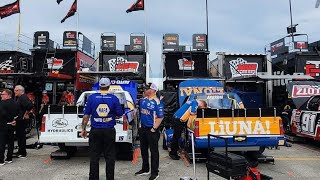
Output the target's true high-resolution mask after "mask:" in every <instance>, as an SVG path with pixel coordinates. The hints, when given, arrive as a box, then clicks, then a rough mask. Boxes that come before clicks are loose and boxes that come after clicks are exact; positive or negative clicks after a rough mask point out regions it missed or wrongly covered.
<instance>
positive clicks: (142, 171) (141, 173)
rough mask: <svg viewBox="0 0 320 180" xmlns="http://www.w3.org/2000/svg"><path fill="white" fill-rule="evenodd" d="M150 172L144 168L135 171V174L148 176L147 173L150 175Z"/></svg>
mask: <svg viewBox="0 0 320 180" xmlns="http://www.w3.org/2000/svg"><path fill="white" fill-rule="evenodd" d="M149 174H150V172H149V171H148V172H147V171H144V170H142V169H141V170H140V171H138V172H136V173H134V175H136V176H146V175H149Z"/></svg>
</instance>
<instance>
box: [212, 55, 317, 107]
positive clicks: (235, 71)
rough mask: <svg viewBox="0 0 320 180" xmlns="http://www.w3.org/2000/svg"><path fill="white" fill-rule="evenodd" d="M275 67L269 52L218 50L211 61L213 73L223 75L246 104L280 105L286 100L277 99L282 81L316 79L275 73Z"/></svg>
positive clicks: (213, 75)
mask: <svg viewBox="0 0 320 180" xmlns="http://www.w3.org/2000/svg"><path fill="white" fill-rule="evenodd" d="M273 69H274V67H273V66H272V62H271V59H270V56H268V55H267V54H232V53H225V52H218V53H217V58H216V59H215V60H213V61H211V62H210V76H211V77H219V76H220V77H223V78H224V79H225V81H224V82H225V84H224V85H225V90H226V91H230V92H234V93H237V94H238V95H239V96H240V98H241V99H242V100H243V103H244V106H245V107H246V108H265V107H274V106H276V107H277V108H278V107H279V106H278V104H281V103H282V104H283V103H285V101H284V100H282V99H280V100H279V99H276V98H275V97H274V95H275V94H277V93H280V92H279V91H278V89H277V83H278V82H289V81H292V80H295V79H300V80H301V79H304V80H308V79H313V77H310V76H309V75H305V74H303V73H300V74H297V73H294V74H288V75H284V74H277V75H273V74H272V71H273Z"/></svg>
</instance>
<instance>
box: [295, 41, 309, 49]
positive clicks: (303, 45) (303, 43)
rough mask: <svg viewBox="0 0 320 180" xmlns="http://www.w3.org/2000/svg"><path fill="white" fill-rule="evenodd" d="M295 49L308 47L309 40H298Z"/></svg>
mask: <svg viewBox="0 0 320 180" xmlns="http://www.w3.org/2000/svg"><path fill="white" fill-rule="evenodd" d="M294 48H295V49H308V42H305V41H298V42H294Z"/></svg>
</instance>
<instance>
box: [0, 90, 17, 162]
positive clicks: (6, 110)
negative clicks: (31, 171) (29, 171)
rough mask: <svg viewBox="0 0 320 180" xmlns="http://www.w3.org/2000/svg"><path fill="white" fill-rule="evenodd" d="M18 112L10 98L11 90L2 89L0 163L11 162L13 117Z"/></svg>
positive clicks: (0, 105) (0, 104)
mask: <svg viewBox="0 0 320 180" xmlns="http://www.w3.org/2000/svg"><path fill="white" fill-rule="evenodd" d="M17 114H18V110H17V105H16V103H15V102H14V100H13V99H12V91H11V90H9V89H4V90H3V91H2V92H1V101H0V165H4V164H5V163H8V164H9V163H12V154H13V149H14V128H13V126H15V123H16V122H15V117H16V116H17ZM6 144H7V145H8V151H7V158H6V159H5V160H4V153H5V146H6Z"/></svg>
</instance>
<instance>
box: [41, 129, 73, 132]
mask: <svg viewBox="0 0 320 180" xmlns="http://www.w3.org/2000/svg"><path fill="white" fill-rule="evenodd" d="M47 132H51V133H66V132H68V133H69V132H73V129H48V130H47Z"/></svg>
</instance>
